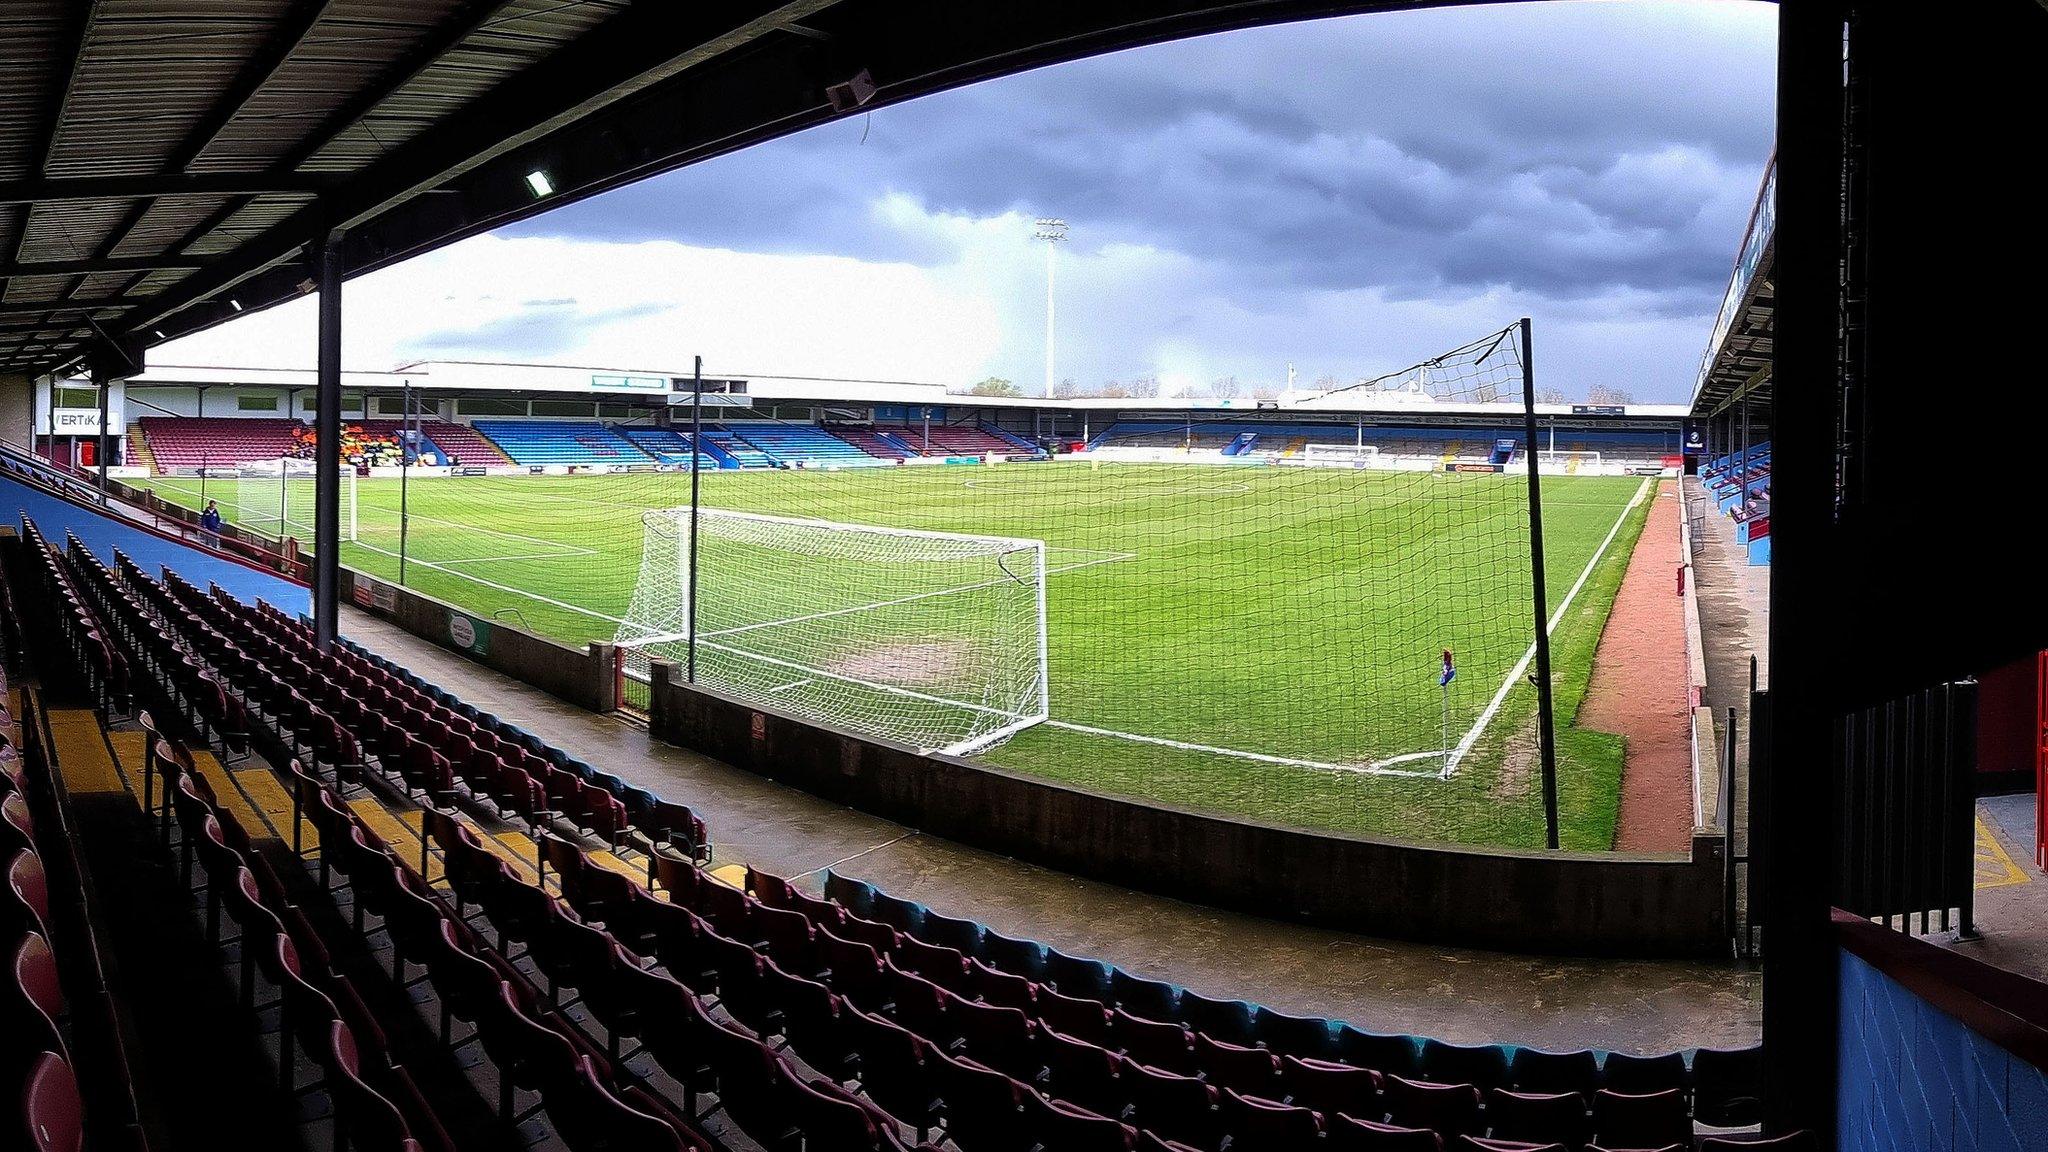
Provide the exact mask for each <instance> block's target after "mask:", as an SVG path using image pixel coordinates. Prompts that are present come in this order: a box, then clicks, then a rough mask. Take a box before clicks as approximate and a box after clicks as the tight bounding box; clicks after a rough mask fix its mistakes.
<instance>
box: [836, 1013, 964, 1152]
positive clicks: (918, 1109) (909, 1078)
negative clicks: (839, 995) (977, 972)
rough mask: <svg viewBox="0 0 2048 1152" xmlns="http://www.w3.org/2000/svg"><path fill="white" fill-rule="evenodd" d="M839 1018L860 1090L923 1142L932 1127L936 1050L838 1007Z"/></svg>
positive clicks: (876, 1019) (935, 1101)
mask: <svg viewBox="0 0 2048 1152" xmlns="http://www.w3.org/2000/svg"><path fill="white" fill-rule="evenodd" d="M840 1019H841V1021H842V1022H843V1025H844V1031H845V1035H846V1039H847V1042H848V1043H849V1044H850V1045H851V1046H852V1047H853V1049H854V1051H855V1052H856V1053H858V1055H859V1060H860V1081H859V1083H860V1090H861V1091H862V1092H863V1093H865V1094H866V1095H867V1097H868V1098H869V1099H871V1100H873V1101H874V1102H875V1103H877V1104H879V1105H881V1106H882V1108H883V1109H884V1110H886V1111H887V1112H888V1113H889V1114H890V1115H891V1116H894V1117H896V1118H897V1119H898V1120H901V1121H902V1122H903V1123H905V1124H908V1125H910V1127H911V1128H912V1129H914V1130H915V1131H916V1132H917V1138H918V1139H919V1140H923V1139H924V1138H925V1137H926V1135H927V1134H929V1133H930V1131H931V1130H932V1128H933V1127H934V1126H935V1125H937V1123H938V1114H939V1104H940V1101H939V1095H938V1090H937V1087H936V1083H937V1082H936V1076H937V1067H936V1065H937V1061H938V1058H939V1057H938V1052H937V1050H936V1049H934V1048H933V1047H932V1045H931V1043H930V1042H929V1041H927V1040H925V1039H924V1038H922V1037H920V1036H918V1035H916V1034H915V1033H913V1032H910V1031H909V1030H907V1029H904V1028H901V1027H898V1026H897V1025H895V1024H892V1023H890V1022H889V1021H887V1020H884V1019H882V1018H881V1017H880V1016H873V1015H869V1014H868V1013H866V1012H863V1011H861V1010H860V1009H859V1008H857V1007H855V1006H853V1005H851V1004H843V1003H842V1005H841V1009H840Z"/></svg>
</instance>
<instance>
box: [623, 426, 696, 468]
mask: <svg viewBox="0 0 2048 1152" xmlns="http://www.w3.org/2000/svg"><path fill="white" fill-rule="evenodd" d="M618 432H619V435H621V436H624V437H625V438H626V439H628V440H630V441H632V443H633V446H634V447H635V448H638V449H640V450H641V451H642V452H645V453H647V454H648V455H649V456H652V457H654V459H655V462H656V463H659V464H682V465H687V464H689V463H690V457H691V456H693V455H694V456H696V457H697V467H699V468H717V467H719V466H720V461H719V460H718V458H717V457H715V456H711V455H708V454H705V453H702V452H694V453H693V452H692V451H691V450H690V437H689V434H688V433H686V432H678V431H676V430H675V429H673V428H628V427H625V426H623V425H621V426H620V427H619V429H618Z"/></svg>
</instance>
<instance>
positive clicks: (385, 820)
mask: <svg viewBox="0 0 2048 1152" xmlns="http://www.w3.org/2000/svg"><path fill="white" fill-rule="evenodd" d="M348 806H349V809H350V810H351V811H353V812H354V813H355V814H356V816H357V817H358V818H359V819H361V820H362V822H363V823H365V824H367V825H369V826H370V831H372V832H375V833H376V834H377V835H378V836H379V837H380V838H382V839H383V841H384V843H386V844H388V845H390V847H391V850H392V851H393V852H395V853H397V854H398V858H399V859H400V860H403V861H405V862H406V863H407V864H409V865H411V866H412V867H414V868H418V867H419V863H420V838H419V835H418V834H417V831H416V830H417V829H418V828H419V814H418V813H417V812H410V813H407V815H409V816H411V817H412V821H411V822H410V823H407V822H406V821H405V820H403V819H401V818H399V817H397V816H394V815H392V814H391V812H390V811H389V810H387V809H386V808H385V807H384V805H382V804H380V803H378V802H377V801H376V800H374V799H368V798H358V799H355V800H351V801H349V802H348ZM440 874H441V862H440V860H439V859H436V858H432V857H430V858H428V860H427V874H426V878H427V880H428V881H430V882H431V881H433V880H434V879H436V878H438V877H439V876H440Z"/></svg>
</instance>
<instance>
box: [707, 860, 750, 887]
mask: <svg viewBox="0 0 2048 1152" xmlns="http://www.w3.org/2000/svg"><path fill="white" fill-rule="evenodd" d="M709 875H710V876H712V877H713V878H714V879H717V880H721V881H723V882H725V883H726V884H730V885H731V886H733V887H734V888H738V889H740V890H741V891H745V890H746V887H747V866H746V865H745V864H721V865H719V866H718V867H716V868H713V869H710V871H709Z"/></svg>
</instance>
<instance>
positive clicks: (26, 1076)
mask: <svg viewBox="0 0 2048 1152" xmlns="http://www.w3.org/2000/svg"><path fill="white" fill-rule="evenodd" d="M67 615H68V614H67ZM10 720H11V717H9V716H8V715H7V712H6V709H5V708H0V726H5V725H6V724H7V723H9V722H10ZM32 795H33V796H35V797H36V798H37V800H38V801H39V803H40V805H41V806H42V808H43V810H44V813H45V814H46V816H45V818H44V819H38V818H37V816H36V815H35V814H34V813H32V812H31V810H30V808H29V798H30V797H31V796H32ZM52 803H53V789H51V787H50V785H49V781H48V780H46V779H43V778H41V773H40V772H36V771H33V770H32V769H31V766H30V765H29V763H28V762H27V761H26V760H24V759H23V758H22V757H21V755H20V754H19V752H18V751H17V750H16V748H15V747H14V744H13V742H12V741H10V740H8V739H7V737H6V736H5V735H0V948H4V949H5V951H4V953H0V956H4V959H5V961H6V965H7V967H6V972H7V977H6V979H5V980H4V981H0V1147H8V1148H13V1147H32V1146H40V1147H50V1148H76V1147H77V1146H78V1143H79V1140H80V1133H81V1132H82V1131H83V1127H84V1123H85V1118H84V1104H83V1102H82V1101H81V1100H80V1099H79V1095H78V1081H77V1077H76V1075H75V1074H74V1072H73V1064H72V1055H71V1048H70V1046H69V1045H67V1044H66V1043H65V1040H64V1037H63V1035H62V1033H61V1031H60V1030H59V1027H58V1022H59V1021H60V1020H62V1019H63V1018H64V1006H65V996H64V989H63V988H62V987H60V984H59V980H58V969H57V956H56V953H55V951H53V948H52V936H51V932H50V925H51V923H52V919H53V917H52V912H53V909H52V907H51V885H50V877H49V870H48V869H46V868H45V866H44V857H45V856H46V855H54V854H57V853H62V852H66V851H69V850H70V845H69V844H67V843H65V842H64V841H63V839H62V838H61V837H60V836H59V835H58V829H59V828H60V827H61V824H60V822H59V821H58V820H56V819H51V818H48V815H49V814H50V812H51V808H50V805H51V804H52ZM28 1134H39V1135H41V1136H42V1138H43V1139H44V1143H43V1144H41V1145H31V1144H29V1143H27V1142H25V1141H22V1139H21V1138H22V1137H23V1136H24V1135H28ZM17 1142H19V1143H17Z"/></svg>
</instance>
